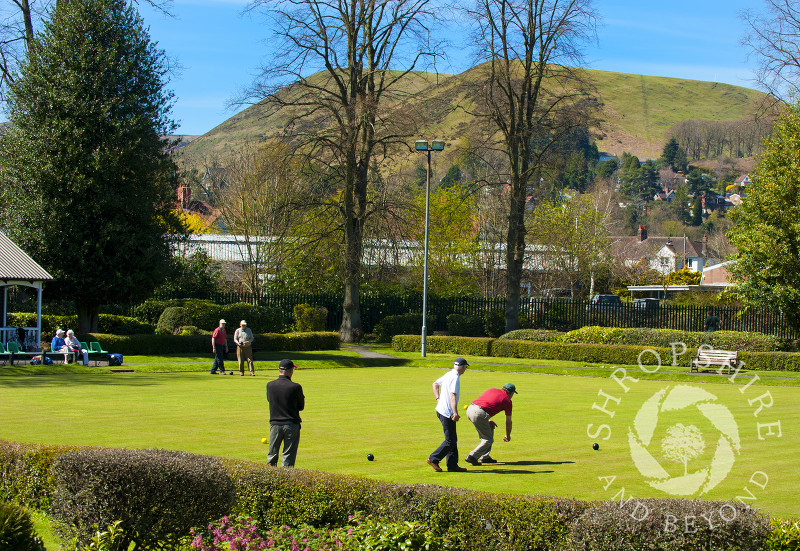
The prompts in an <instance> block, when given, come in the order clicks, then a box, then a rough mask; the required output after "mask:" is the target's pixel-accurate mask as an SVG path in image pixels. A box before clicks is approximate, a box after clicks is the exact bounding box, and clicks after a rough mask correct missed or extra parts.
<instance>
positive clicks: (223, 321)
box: [219, 320, 227, 324]
mask: <svg viewBox="0 0 800 551" xmlns="http://www.w3.org/2000/svg"><path fill="white" fill-rule="evenodd" d="M219 322H220V324H222V323H227V322H226V321H225V320H219Z"/></svg>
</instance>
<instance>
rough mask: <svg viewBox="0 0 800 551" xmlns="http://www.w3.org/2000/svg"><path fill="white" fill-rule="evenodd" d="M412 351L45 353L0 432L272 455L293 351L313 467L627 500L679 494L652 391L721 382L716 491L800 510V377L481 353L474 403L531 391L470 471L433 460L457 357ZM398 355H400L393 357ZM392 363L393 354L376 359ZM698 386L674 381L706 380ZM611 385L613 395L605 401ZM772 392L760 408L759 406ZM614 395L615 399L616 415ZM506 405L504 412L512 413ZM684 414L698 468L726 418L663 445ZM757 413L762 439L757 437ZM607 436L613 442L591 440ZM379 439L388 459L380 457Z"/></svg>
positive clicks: (3, 383) (6, 386)
mask: <svg viewBox="0 0 800 551" xmlns="http://www.w3.org/2000/svg"><path fill="white" fill-rule="evenodd" d="M398 355H399V356H403V358H402V361H398V360H394V361H391V360H365V359H360V358H358V357H357V355H355V354H354V353H352V352H347V351H339V352H323V353H288V354H277V355H271V356H269V357H267V356H262V357H261V358H260V361H257V365H256V369H257V375H258V376H257V377H239V376H238V375H237V376H234V377H231V376H226V377H221V376H211V375H209V374H208V373H207V370H208V368H209V367H210V362H209V361H208V358H204V357H165V358H137V357H130V358H128V357H126V359H125V364H126V366H130V367H132V368H133V369H135V370H136V373H132V374H109V373H108V371H107V369H106V368H88V369H86V368H83V367H75V368H73V367H68V368H57V369H56V370H55V371H56V372H51V373H49V374H44V373H43V371H44V370H45V369H46V368H37V369H36V370H34V369H32V368H4V367H0V415H2V418H3V419H4V420H5V421H4V422H3V424H2V428H0V438H6V439H10V440H16V441H21V442H41V443H46V444H80V445H99V446H112V447H130V448H139V447H160V448H170V449H181V450H187V451H190V452H195V453H202V454H209V455H220V456H228V457H237V458H242V459H248V460H252V461H264V460H265V457H266V446H265V445H263V444H261V438H262V437H264V436H266V435H267V433H268V414H267V402H266V398H265V385H266V383H267V382H268V381H269V380H270V379H272V378H274V376H275V375H276V368H277V361H278V360H279V359H280V358H281V357H284V356H289V357H291V358H292V359H294V360H295V361H296V363H297V364H298V366H299V367H300V369H299V370H298V371H296V372H295V377H294V380H295V381H297V382H299V383H301V384H302V385H303V387H304V390H305V394H306V397H307V408H306V411H305V412H304V413H303V431H302V438H301V444H300V453H299V455H298V464H297V466H298V467H300V468H307V469H318V470H324V471H330V472H339V473H348V474H354V475H359V476H367V477H370V478H375V479H380V480H385V481H393V482H400V483H427V484H442V485H452V486H461V487H466V488H472V489H476V490H485V491H491V492H507V493H529V494H549V495H559V496H572V497H576V498H580V499H603V500H606V499H614V498H615V496H616V498H617V499H619V495H618V492H620V490H621V489H622V488H624V492H625V494H624V495H625V497H626V499H627V498H628V497H630V496H634V497H668V495H667V494H664V493H662V492H661V491H659V490H656V489H655V488H653V487H651V486H649V485H648V484H647V481H646V480H645V477H644V476H643V475H642V474H641V473H640V472H639V471H638V470H637V468H636V466H635V465H634V463H633V460H632V458H631V457H632V456H631V448H630V445H629V436H628V433H629V429H630V430H633V431H635V430H636V427H637V425H636V423H635V422H634V419H635V417H636V414H637V412H638V411H639V410H640V409H641V408H642V406H643V404H644V403H645V401H646V400H647V399H648V398H650V397H651V396H653V395H654V394H655V393H657V392H658V391H660V390H661V389H668V390H669V389H672V388H674V387H676V385H681V384H682V385H686V386H690V387H693V388H699V389H702V390H704V391H706V392H708V393H710V394H711V395H713V397H715V398H716V399H715V400H712V401H716V402H717V403H718V404H720V405H723V406H725V407H727V408H728V410H729V411H730V412H731V413H732V415H733V419H734V421H735V424H736V426H737V427H738V431H739V435H740V438H741V451H740V453H739V454H738V455H735V463H734V465H733V468H732V469H731V471H730V472H729V473H728V475H727V477H725V478H724V480H723V481H722V482H721V483H719V485H717V486H716V487H715V488H713V489H712V490H710V492H708V493H707V494H706V495H704V496H702V497H703V498H709V499H732V498H735V497H737V496H748V497H749V495H750V494H752V495H753V496H754V498H755V499H750V500H748V502H749V503H751V504H752V505H753V506H755V507H759V508H763V509H764V510H765V511H767V512H769V513H770V514H773V515H779V516H794V517H796V516H800V503H798V501H797V499H796V487H797V475H796V469H795V464H796V454H797V452H798V450H800V446H799V445H800V436H798V434H797V432H796V431H793V430H792V429H793V428H794V427H796V426H798V416H800V410H799V408H797V403H798V402H799V401H800V389H798V388H796V387H795V386H779V385H777V384H773V383H775V382H776V381H777V382H778V383H780V384H783V383H785V382H787V381H789V382H790V383H792V384H794V383H795V382H796V381H797V379H796V378H795V377H792V376H790V375H787V376H786V378H785V379H784V378H781V379H775V380H772V379H765V380H766V381H767V384H764V383H763V382H762V381H758V382H754V383H752V384H751V385H750V386H749V387H748V386H746V385H747V383H748V382H750V381H751V380H752V374H744V375H741V376H740V377H739V379H738V380H737V381H735V383H733V384H732V383H730V382H728V381H727V378H722V377H719V376H716V375H701V376H697V375H694V376H691V377H690V376H688V375H684V374H682V373H677V372H675V373H669V372H667V373H663V374H661V375H659V376H662V377H663V378H664V380H644V374H641V373H639V372H638V369H637V368H629V375H631V376H633V377H636V378H640V379H642V380H640V381H639V382H632V381H630V380H628V381H624V384H625V386H626V387H627V388H628V391H627V392H625V391H624V390H623V388H622V386H621V385H620V384H618V383H617V382H615V381H614V380H612V379H610V378H609V375H610V373H611V371H612V369H611V368H610V367H600V366H581V365H577V364H576V365H563V364H564V363H563V362H561V364H562V366H561V367H559V366H558V365H544V362H539V361H528V362H529V364H528V366H530V365H533V364H536V365H541V367H542V369H545V370H552V371H554V372H560V373H566V374H568V375H571V376H554V375H548V374H542V373H530V372H523V371H528V370H529V369H530V368H529V367H528V368H526V365H525V362H526V361H525V360H518V359H517V360H502V359H498V358H483V359H480V358H475V359H473V358H470V362H471V363H472V368H471V369H469V370H468V371H467V372H466V374H465V375H464V376H463V377H462V394H461V404H462V405H463V404H465V403H469V402H470V401H471V400H473V399H474V398H476V397H477V396H478V395H479V394H480V393H481V392H482V391H483V390H485V389H486V388H489V387H500V386H501V385H502V384H503V383H505V382H513V383H515V384H516V385H517V388H518V390H519V392H520V394H519V395H517V396H516V397H515V398H514V430H513V433H512V440H511V442H509V443H504V442H502V432H501V433H499V435H498V439H497V442H496V443H495V448H494V451H493V453H492V455H493V456H494V457H495V458H496V459H498V460H499V461H500V463H498V464H497V465H494V466H485V467H483V466H482V467H474V468H473V467H470V468H469V472H467V473H463V474H457V473H446V472H445V473H435V472H434V471H433V470H432V469H430V467H428V466H427V465H426V464H425V459H426V457H427V456H428V454H429V453H430V452H431V451H432V450H433V449H434V448H435V447H436V446H437V445H438V444H439V443H440V442H441V440H442V431H441V426H440V425H439V423H438V420H437V419H436V416H435V413H434V406H435V402H434V399H433V394H432V391H431V383H432V382H433V381H434V380H435V379H436V378H437V377H439V376H440V375H441V374H442V373H444V371H445V370H446V369H447V368H448V367H449V365H450V362H451V361H452V357H450V356H440V355H429V357H428V358H426V359H424V360H423V359H420V358H419V357H418V355H416V356H414V355H403V354H398ZM391 362H394V363H397V364H398V365H396V366H386V363H391ZM379 364H383V366H379V367H368V366H370V365H379ZM341 366H345V367H341ZM426 366H429V367H426ZM226 367H227V369H230V368H232V367H234V364H233V363H231V364H230V365H227V366H226ZM333 367H337V368H336V369H332V368H333ZM366 367H368V368H366ZM504 370H505V371H504ZM51 371H52V368H51ZM508 371H511V372H508ZM666 371H668V370H666ZM762 375H766V374H762ZM769 375H771V376H774V375H776V374H772V373H770V374H769ZM686 386H685V387H682V388H679V389H678V390H677V391H676V394H675V395H676V396H677V395H684V396H688V395H690V394H691V393H692V392H696V391H693V390H690V389H687V388H686ZM600 391H602V392H604V393H606V394H607V395H609V396H611V397H612V398H610V399H608V401H606V398H604V397H603V396H602V395H599V394H598V393H599V392H600ZM767 392H768V393H769V396H768V397H767V396H765V393H767ZM770 400H771V401H772V402H773V405H772V406H771V407H768V408H764V409H762V410H761V411H758V408H759V405H761V404H764V403H769V401H770ZM593 404H597V407H596V408H593ZM600 407H605V409H606V410H607V411H608V412H611V411H613V412H614V416H613V418H612V417H610V416H609V415H608V414H607V413H603V412H602V411H600V410H599V409H598V408H600ZM497 420H498V421H499V424H500V427H503V422H502V418H500V419H497ZM778 422H779V423H780V427H781V432H782V436H781V437H780V438H776V437H774V436H767V435H766V433H767V432H769V428H768V427H767V426H766V425H765V424H769V423H778ZM677 423H682V424H684V425H690V424H693V425H695V426H697V427H698V428H699V429H700V430H701V431H702V433H703V436H704V439H705V440H704V443H705V449H704V451H703V452H702V454H701V455H700V456H699V457H698V458H697V459H695V460H694V462H691V463H690V464H689V465H690V471H689V472H692V470H693V469H692V468H691V467H692V466H693V465H699V464H700V463H704V464H706V465H708V464H710V462H711V458H712V457H713V456H714V453H715V450H716V449H717V446H718V437H719V431H717V428H716V427H715V426H714V424H713V423H712V422H711V421H709V419H707V418H706V417H704V416H703V415H702V414H700V413H699V412H698V410H697V408H696V407H695V406H691V407H687V408H684V409H680V410H676V411H669V412H664V413H661V417H660V418H659V425H658V429H657V431H656V433H655V437H654V439H653V442H654V443H653V445H652V446H651V447H650V448H649V449H650V451H651V453H653V455H654V456H656V455H657V454H659V453H661V452H660V449H661V447H660V445H659V442H661V440H662V439H663V436H664V434H665V431H666V428H667V427H669V426H674V425H675V424H677ZM590 424H591V425H592V427H591V429H590V428H589V425H590ZM603 424H605V425H608V427H609V428H608V429H603V430H602V431H601V432H600V434H599V436H597V437H590V436H589V435H588V434H587V432H592V433H594V432H595V431H597V430H598V428H599V427H600V426H601V425H603ZM759 424H762V427H761V429H760V430H761V435H762V437H764V439H763V440H761V439H759V436H758V434H759V433H758V431H759ZM773 430H774V431H777V428H773ZM715 431H716V432H715ZM609 435H610V437H609V438H608V439H604V437H606V436H609ZM595 441H597V442H598V443H599V444H600V450H599V451H594V450H592V447H591V444H592V443H593V442H595ZM459 444H460V446H459V449H460V455H461V458H462V459H463V457H464V456H465V455H466V454H467V452H469V450H470V449H471V448H472V447H473V446H475V445H476V444H477V436H476V433H475V430H474V428H473V427H472V425H471V424H470V423H469V421H467V420H466V419H462V421H460V422H459ZM368 453H373V454H374V455H375V457H376V460H375V461H373V462H369V461H367V460H366V455H367V454H368ZM662 458H663V456H662ZM661 464H662V466H663V467H664V468H665V469H667V471H668V472H669V473H670V475H671V476H678V475H679V474H683V468H684V467H683V465H682V464H679V463H671V462H669V461H664V460H663V459H662V460H661ZM462 465H463V462H462ZM756 472H763V473H765V474H766V476H767V477H768V482H767V483H766V485H765V484H764V479H763V476H762V475H758V476H757V477H756V478H754V480H755V481H756V482H757V483H756V482H751V478H752V477H753V474H754V473H756ZM600 477H604V478H603V479H601V478H600ZM612 477H613V478H612ZM759 484H760V485H761V486H765V487H764V488H761V487H760V486H759ZM606 486H607V487H606Z"/></svg>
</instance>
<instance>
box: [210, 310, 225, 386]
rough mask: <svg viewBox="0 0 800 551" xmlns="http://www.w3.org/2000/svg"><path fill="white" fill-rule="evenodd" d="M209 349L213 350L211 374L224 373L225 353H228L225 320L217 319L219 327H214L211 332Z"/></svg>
mask: <svg viewBox="0 0 800 551" xmlns="http://www.w3.org/2000/svg"><path fill="white" fill-rule="evenodd" d="M211 351H212V352H214V363H213V365H212V366H211V374H212V375H216V374H217V369H219V373H220V374H222V375H225V354H227V353H228V334H227V333H226V332H225V320H219V327H217V328H216V329H214V332H213V333H212V334H211Z"/></svg>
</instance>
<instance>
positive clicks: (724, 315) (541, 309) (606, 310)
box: [155, 292, 798, 339]
mask: <svg viewBox="0 0 800 551" xmlns="http://www.w3.org/2000/svg"><path fill="white" fill-rule="evenodd" d="M155 298H157V299H162V300H165V299H170V298H181V297H177V296H172V295H169V296H168V295H159V296H157V297H155ZM195 298H203V299H208V300H211V301H214V302H217V303H219V304H231V303H234V302H247V303H250V304H258V305H260V306H271V307H276V308H279V309H280V310H282V311H283V312H284V314H285V315H286V316H287V318H290V317H291V316H292V311H293V309H294V306H295V305H297V304H304V303H305V304H311V305H314V306H324V307H325V308H327V309H328V319H327V324H326V325H327V329H329V330H331V331H335V330H338V328H339V326H340V325H341V323H342V297H341V295H329V294H312V293H287V294H264V295H260V296H258V297H255V299H254V297H253V296H252V295H251V294H249V293H244V292H224V293H218V292H212V293H208V294H206V295H204V296H202V297H195ZM505 304H506V300H505V298H502V297H494V298H482V297H459V298H442V297H435V296H430V295H429V296H428V316H427V317H428V332H429V333H432V332H433V331H446V330H447V316H449V315H450V314H465V315H484V314H485V313H487V312H490V311H499V312H501V313H502V312H505ZM709 310H710V311H712V312H713V313H714V314H715V315H716V316H718V317H719V318H720V320H721V322H722V323H721V326H720V327H719V329H722V330H732V331H754V332H759V333H766V334H770V335H775V336H776V337H778V338H781V339H797V338H798V335H797V332H796V331H793V330H792V329H791V328H789V326H788V325H787V324H786V322H785V319H784V317H783V315H782V314H781V313H780V312H773V311H768V310H753V309H750V310H744V309H743V308H739V307H734V306H712V307H707V306H658V307H656V308H642V307H640V306H639V305H636V304H632V303H623V304H622V306H618V307H608V306H593V305H589V304H587V303H585V302H578V301H570V300H561V299H556V300H548V299H527V298H524V299H522V302H521V304H520V314H521V316H523V317H524V318H526V320H527V321H528V322H529V323H531V324H532V325H533V326H534V327H536V328H542V329H557V330H561V331H569V330H572V329H577V328H580V327H584V326H587V325H600V326H605V327H650V328H660V329H677V330H681V331H702V330H703V323H704V321H705V319H706V317H707V312H708V311H709ZM421 311H422V296H421V295H412V296H385V295H384V296H374V295H365V296H362V297H361V318H362V326H363V328H364V331H365V332H367V333H370V332H372V331H373V330H374V328H375V325H376V324H377V323H378V322H379V321H380V320H382V319H383V318H384V317H386V316H389V315H395V314H406V313H411V312H417V313H419V312H421Z"/></svg>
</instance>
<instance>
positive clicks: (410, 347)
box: [392, 335, 800, 371]
mask: <svg viewBox="0 0 800 551" xmlns="http://www.w3.org/2000/svg"><path fill="white" fill-rule="evenodd" d="M420 343H421V338H420V337H419V336H418V335H396V336H395V337H394V338H393V339H392V348H393V349H394V350H397V351H398V352H418V351H419V350H420ZM426 350H427V351H428V352H432V353H438V354H457V355H462V356H467V355H470V356H490V357H491V356H494V357H498V358H526V359H539V360H564V361H573V362H589V363H599V364H627V365H637V364H638V363H639V361H641V363H642V364H643V365H658V359H657V358H656V356H655V355H654V354H652V353H650V352H647V353H643V351H644V350H653V351H655V352H656V353H657V354H658V355H659V356H660V358H661V364H662V365H671V364H672V354H673V351H672V348H669V347H661V346H653V345H647V346H641V345H639V346H634V345H622V344H616V345H614V344H583V343H569V342H534V341H527V340H524V341H523V340H511V339H508V338H499V339H485V338H470V337H428V340H427V348H426ZM680 351H681V349H680V347H678V349H677V352H680ZM696 355H697V349H696V348H687V350H686V351H685V352H684V353H683V354H679V355H678V357H677V364H678V365H680V366H685V367H688V366H689V364H690V362H691V360H692V358H694V357H695V356H696ZM640 358H641V359H640ZM739 359H740V360H741V361H743V362H744V368H745V369H748V370H755V371H800V353H796V352H794V353H793V352H740V353H739Z"/></svg>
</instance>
